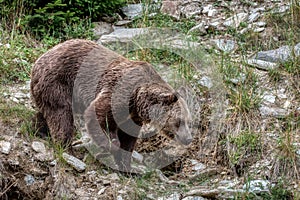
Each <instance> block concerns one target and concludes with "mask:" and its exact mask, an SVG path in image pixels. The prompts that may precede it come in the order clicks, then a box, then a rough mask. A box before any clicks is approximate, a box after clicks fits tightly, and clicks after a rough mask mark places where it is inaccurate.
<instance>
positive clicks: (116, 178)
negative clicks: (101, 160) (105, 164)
mask: <svg viewBox="0 0 300 200" xmlns="http://www.w3.org/2000/svg"><path fill="white" fill-rule="evenodd" d="M106 177H107V179H109V180H110V181H119V180H120V177H119V175H118V174H117V173H112V174H108V175H107V176H106Z"/></svg>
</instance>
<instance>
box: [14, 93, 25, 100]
mask: <svg viewBox="0 0 300 200" xmlns="http://www.w3.org/2000/svg"><path fill="white" fill-rule="evenodd" d="M14 96H15V97H16V98H17V99H27V98H28V96H27V94H24V93H22V92H17V93H15V94H14Z"/></svg>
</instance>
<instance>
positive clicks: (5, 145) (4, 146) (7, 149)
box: [0, 140, 11, 154]
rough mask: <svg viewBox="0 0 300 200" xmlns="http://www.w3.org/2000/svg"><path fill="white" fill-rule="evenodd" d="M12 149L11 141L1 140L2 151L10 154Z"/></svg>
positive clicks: (0, 147) (0, 149)
mask: <svg viewBox="0 0 300 200" xmlns="http://www.w3.org/2000/svg"><path fill="white" fill-rule="evenodd" d="M10 150H11V143H10V142H6V141H3V140H1V141H0V151H1V152H2V153H4V154H9V152H10Z"/></svg>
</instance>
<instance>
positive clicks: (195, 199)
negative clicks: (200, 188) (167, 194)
mask: <svg viewBox="0 0 300 200" xmlns="http://www.w3.org/2000/svg"><path fill="white" fill-rule="evenodd" d="M182 200H207V199H206V198H204V197H197V196H189V197H185V198H183V199H182Z"/></svg>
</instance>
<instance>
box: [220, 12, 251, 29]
mask: <svg viewBox="0 0 300 200" xmlns="http://www.w3.org/2000/svg"><path fill="white" fill-rule="evenodd" d="M247 17H248V14H247V13H239V14H237V15H234V16H232V17H229V18H228V19H226V20H225V22H224V23H223V24H224V26H232V27H235V28H237V27H238V26H239V25H240V23H241V22H243V21H245V20H246V19H247Z"/></svg>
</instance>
